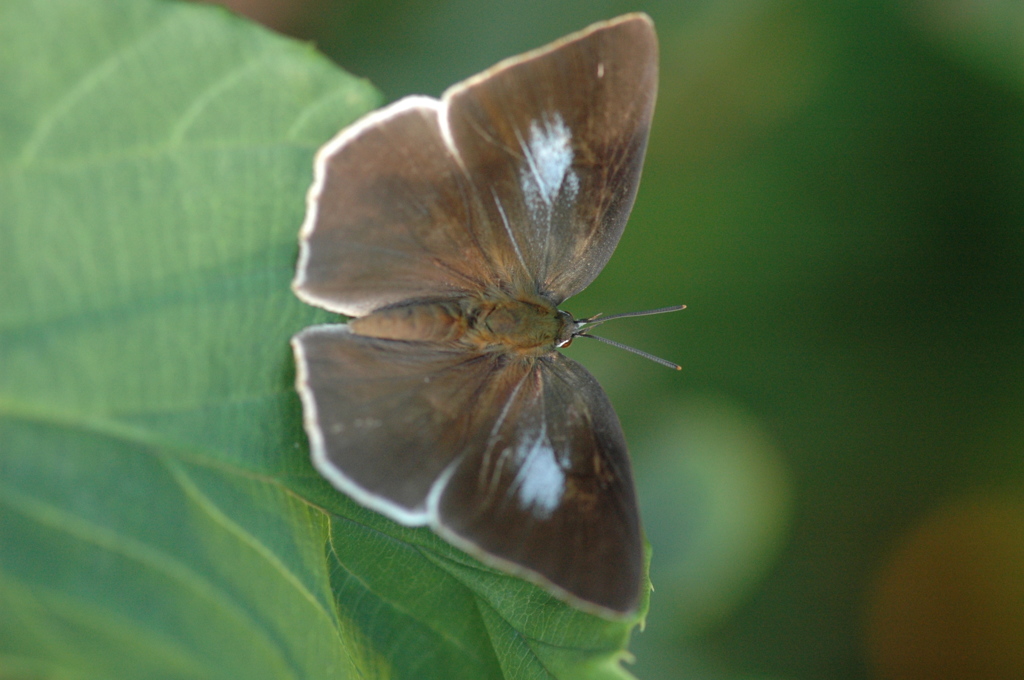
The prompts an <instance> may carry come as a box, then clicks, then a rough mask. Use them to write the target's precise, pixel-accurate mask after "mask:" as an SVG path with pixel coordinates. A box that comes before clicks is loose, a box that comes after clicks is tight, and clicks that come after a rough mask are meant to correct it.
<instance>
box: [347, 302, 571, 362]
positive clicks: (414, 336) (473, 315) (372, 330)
mask: <svg viewBox="0 0 1024 680" xmlns="http://www.w3.org/2000/svg"><path fill="white" fill-rule="evenodd" d="M566 323H567V322H566V321H565V318H564V317H563V315H562V313H560V312H559V311H558V309H557V308H556V307H555V306H554V305H553V304H551V303H550V302H548V301H547V300H543V299H541V298H537V299H529V300H523V299H518V298H512V297H506V296H504V295H501V296H480V297H476V296H473V297H465V298H460V299H456V300H444V301H438V302H416V303H408V304H403V305H399V306H394V307H385V308H383V309H379V310H376V311H374V312H371V313H370V314H367V315H366V316H363V317H359V318H358V319H352V320H351V321H349V327H350V328H351V329H352V332H354V333H356V334H357V335H363V336H367V337H372V338H382V339H387V340H407V341H421V342H437V343H443V344H456V345H459V346H463V347H470V348H472V349H475V350H478V351H507V352H512V353H515V354H527V355H534V356H537V355H540V354H544V353H546V352H550V351H552V350H554V349H555V347H556V346H557V345H558V343H559V342H560V341H561V339H562V338H563V337H564V336H565V335H566V330H565V329H566Z"/></svg>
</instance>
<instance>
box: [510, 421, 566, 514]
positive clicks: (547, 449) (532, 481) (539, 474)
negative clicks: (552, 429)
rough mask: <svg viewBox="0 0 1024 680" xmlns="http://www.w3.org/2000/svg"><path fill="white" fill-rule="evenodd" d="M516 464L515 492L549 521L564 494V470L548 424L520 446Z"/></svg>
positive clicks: (524, 505) (526, 505)
mask: <svg viewBox="0 0 1024 680" xmlns="http://www.w3.org/2000/svg"><path fill="white" fill-rule="evenodd" d="M515 462H516V464H517V465H518V467H519V471H518V472H517V473H516V478H515V481H514V482H513V483H512V490H513V492H514V493H517V494H518V496H519V502H520V503H521V504H522V505H523V507H525V508H528V509H530V510H531V511H532V512H533V514H534V515H535V516H536V517H537V518H538V519H548V518H549V517H551V515H552V513H554V511H555V508H557V507H558V503H559V502H560V501H561V500H562V496H563V494H564V493H565V471H564V470H562V467H561V466H560V465H559V464H558V460H557V458H556V456H555V449H554V447H552V446H551V440H550V439H548V429H547V425H546V424H542V425H541V429H540V431H539V432H537V433H536V435H535V436H534V437H532V438H527V439H524V440H523V441H521V442H520V443H519V446H518V447H516V452H515Z"/></svg>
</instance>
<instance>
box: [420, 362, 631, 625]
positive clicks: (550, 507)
mask: <svg viewBox="0 0 1024 680" xmlns="http://www.w3.org/2000/svg"><path fill="white" fill-rule="evenodd" d="M513 373H514V375H516V376H520V375H521V377H518V379H517V380H516V382H515V388H514V389H513V390H512V392H511V393H510V394H508V393H507V392H506V391H495V392H491V393H490V394H488V395H487V396H488V397H489V398H491V399H494V400H495V401H493V402H483V403H478V404H477V407H476V408H477V409H478V410H480V411H482V412H484V413H489V414H496V415H497V417H496V418H493V420H492V421H491V422H490V423H489V424H490V427H489V429H488V436H487V439H486V441H485V442H483V446H482V448H478V449H475V450H474V451H472V452H467V455H466V456H464V457H463V458H462V459H461V460H460V461H459V462H458V463H457V466H456V468H455V471H454V473H453V474H452V476H451V478H450V479H449V480H448V482H447V484H446V486H445V487H444V490H443V491H442V492H441V497H440V504H439V508H438V511H439V520H440V525H441V529H442V531H443V532H445V533H448V534H449V535H451V534H454V537H455V538H456V539H462V541H463V542H466V541H468V542H469V543H470V544H472V545H473V546H476V547H477V548H479V549H482V550H483V551H484V553H485V555H492V556H495V557H497V558H499V559H501V560H503V561H504V562H506V563H507V565H506V566H508V565H512V566H513V568H516V567H518V569H517V570H518V571H520V572H524V571H525V572H527V576H533V577H534V579H535V580H537V578H536V577H538V576H539V577H540V578H541V579H543V582H544V583H546V584H550V585H554V586H555V587H556V588H558V589H559V590H560V591H562V593H563V595H565V594H568V595H569V596H570V598H572V599H573V600H574V601H575V602H576V603H577V604H580V603H581V602H582V603H583V604H584V606H586V605H591V606H592V605H597V606H598V607H600V608H602V609H603V610H605V611H610V612H615V613H623V612H628V611H631V610H633V609H634V608H635V607H636V604H637V601H638V598H639V597H640V579H641V577H642V569H643V551H642V546H641V534H640V524H639V519H638V513H637V508H636V500H635V498H634V492H633V479H632V475H631V473H630V465H629V458H628V456H627V454H626V443H625V439H624V437H623V434H622V430H621V428H620V426H619V421H618V418H617V417H616V415H615V412H614V410H612V407H611V404H610V403H609V402H608V398H607V397H606V396H605V394H604V391H603V390H602V389H601V387H600V385H598V383H597V381H596V380H595V379H594V378H593V376H591V375H590V374H589V373H588V372H587V371H586V370H585V369H584V368H583V367H582V366H580V365H579V364H577V363H576V362H574V361H572V360H571V359H567V358H566V357H563V356H562V355H560V354H552V355H550V356H549V357H544V358H540V359H536V360H531V361H530V362H529V370H527V371H524V372H521V374H520V372H517V371H514V372H513ZM498 399H501V400H503V401H498ZM480 424H481V425H483V424H484V423H480ZM477 446H479V445H477Z"/></svg>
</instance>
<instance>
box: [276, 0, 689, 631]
mask: <svg viewBox="0 0 1024 680" xmlns="http://www.w3.org/2000/svg"><path fill="white" fill-rule="evenodd" d="M657 51H658V48H657V38H656V36H655V32H654V27H653V24H652V23H651V20H650V19H649V18H648V17H647V16H646V15H643V14H629V15H625V16H622V17H619V18H616V19H612V20H610V21H606V22H602V23H598V24H594V25H592V26H590V27H589V28H586V29H584V30H583V31H580V32H578V33H575V34H572V35H569V36H567V37H565V38H562V39H561V40H558V41H557V42H554V43H552V44H551V45H548V46H546V47H543V48H540V49H537V50H534V51H531V52H527V53H525V54H523V55H520V56H517V57H513V58H511V59H507V60H505V61H502V62H500V63H498V64H497V65H495V66H493V67H492V68H490V69H488V70H486V71H484V72H483V73H480V74H479V75H476V76H473V77H471V78H469V79H468V80H465V81H464V82H461V83H458V84H456V85H454V86H452V87H451V88H449V89H448V90H447V91H446V92H445V93H444V95H443V96H442V97H441V99H440V100H438V99H433V98H429V97H422V96H412V97H407V98H405V99H401V100H399V101H397V102H395V103H393V104H391V105H390V106H387V107H385V108H383V109H380V110H378V111H376V112H374V113H371V114H369V115H367V116H366V117H364V118H362V119H361V120H359V121H357V122H356V123H355V124H353V125H352V126H350V127H348V128H346V129H345V130H343V131H342V132H340V133H339V134H338V135H337V136H336V137H335V138H334V139H333V140H331V141H330V142H329V143H328V144H327V145H326V146H324V147H323V148H322V149H321V150H320V151H319V153H318V154H317V157H316V161H315V173H314V174H315V179H314V182H313V185H312V187H311V188H310V191H309V195H308V199H307V214H306V219H305V222H304V223H303V225H302V229H301V233H300V239H299V240H300V255H299V263H298V267H297V273H296V276H295V279H294V282H293V285H292V287H293V290H294V291H295V293H296V294H297V295H298V297H299V298H301V299H302V300H303V301H305V302H307V303H309V304H312V305H316V306H319V307H323V308H325V309H327V310H330V311H332V312H336V313H339V314H343V315H346V316H348V317H353V318H351V319H350V320H349V321H348V323H345V324H330V325H321V326H313V327H310V328H306V329H305V330H303V331H302V332H300V333H298V334H297V335H296V336H295V337H294V338H293V340H292V345H293V349H294V353H295V358H296V363H297V378H296V383H297V388H298V392H299V395H300V397H301V400H302V404H303V411H304V423H305V428H306V431H307V434H308V437H309V442H310V450H311V456H312V459H313V463H314V465H315V467H316V468H317V469H318V470H319V472H320V473H321V474H322V475H323V476H324V477H326V478H327V479H328V480H329V481H330V482H331V483H332V484H333V485H334V486H335V487H337V488H338V489H340V490H341V491H343V492H345V493H347V494H348V495H349V496H351V497H352V498H354V499H355V500H356V501H358V502H359V503H361V504H363V505H365V506H367V507H369V508H371V509H373V510H376V511H378V512H380V513H382V514H384V515H386V516H387V517H390V518H391V519H393V520H395V521H397V522H400V523H402V524H405V525H411V526H419V525H428V526H430V527H431V528H432V529H433V530H434V531H435V532H437V533H438V534H439V535H441V536H442V537H443V538H445V539H446V540H448V541H449V542H451V543H452V544H454V545H455V546H457V547H459V548H462V549H464V550H466V551H467V552H469V553H471V554H473V555H475V556H477V557H479V558H480V559H481V560H483V561H484V562H486V563H488V564H490V565H492V566H495V567H497V568H500V569H503V570H506V571H508V572H511V573H513V574H516V575H519V576H523V577H525V578H527V579H529V580H531V581H533V582H535V583H538V584H540V585H541V586H543V587H545V588H546V589H547V590H548V591H549V592H551V593H553V594H554V595H555V596H557V597H559V598H561V599H563V600H565V601H567V602H569V603H571V604H573V605H575V606H577V607H580V608H583V609H585V610H587V611H590V612H593V613H597V614H600V615H603V616H607V617H622V616H627V615H630V614H631V613H633V612H635V611H636V609H637V607H638V604H639V602H640V599H641V596H642V589H643V588H644V558H643V538H642V530H641V525H640V519H639V513H638V510H637V503H636V497H635V492H634V487H633V479H632V472H631V469H630V463H629V458H628V455H627V451H626V441H625V437H624V436H623V432H622V428H621V426H620V424H619V421H618V418H617V417H616V415H615V411H614V410H613V409H612V406H611V403H610V402H609V400H608V397H607V396H606V395H605V393H604V391H603V390H602V389H601V387H600V385H599V384H598V383H597V380H595V379H594V377H593V376H591V374H590V373H588V372H587V370H586V369H584V368H583V367H582V366H581V365H580V364H578V363H576V362H575V361H573V360H571V359H569V358H567V357H565V356H564V355H562V354H561V353H560V352H559V351H558V349H559V348H562V347H565V346H567V345H568V344H569V343H570V342H571V341H572V340H573V339H574V338H575V337H580V336H586V337H590V336H589V334H588V333H587V332H586V331H587V329H588V328H592V327H593V326H594V325H596V324H598V323H602V322H604V321H605V320H607V319H609V318H615V317H604V318H601V319H599V318H597V317H592V318H589V319H582V320H577V319H574V318H573V317H572V316H571V315H570V314H569V313H567V312H564V311H560V310H559V309H558V306H559V305H560V304H561V303H562V302H564V301H565V300H566V299H567V298H569V297H571V296H572V295H575V294H576V293H578V292H580V291H581V290H583V288H584V287H586V286H587V285H588V284H589V283H590V282H591V281H592V280H593V279H594V278H595V277H596V276H597V274H598V273H599V272H600V271H601V269H602V268H603V267H604V265H605V264H606V263H607V262H608V260H609V258H610V257H611V254H612V251H613V250H614V249H615V246H616V244H617V243H618V240H619V237H620V236H621V234H622V231H623V228H624V227H625V224H626V220H627V218H628V216H629V212H630V210H631V208H632V205H633V200H634V197H635V195H636V192H637V187H638V184H639V180H640V172H641V166H642V164H643V159H644V153H645V150H646V147H647V137H648V131H649V129H650V125H651V116H652V113H653V109H654V102H655V96H656V91H657V60H658V59H657ZM673 309H676V308H673ZM655 311H664V310H655ZM641 313H645V312H641ZM619 316H625V315H619ZM613 344H614V343H613ZM627 349H630V348H627ZM640 353H641V354H643V353H642V352H640ZM645 356H647V355H645ZM656 360H657V359H656ZM662 363H668V362H664V361H663V360H662ZM669 365H673V366H674V364H669Z"/></svg>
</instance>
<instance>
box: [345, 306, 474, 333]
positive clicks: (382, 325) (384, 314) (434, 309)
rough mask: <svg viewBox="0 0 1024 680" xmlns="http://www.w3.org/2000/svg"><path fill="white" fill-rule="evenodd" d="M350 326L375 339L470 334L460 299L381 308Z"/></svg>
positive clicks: (350, 322)
mask: <svg viewBox="0 0 1024 680" xmlns="http://www.w3.org/2000/svg"><path fill="white" fill-rule="evenodd" d="M348 325H349V328H351V329H352V332H353V333H355V334H357V335H364V336H367V337H371V338H382V339H386V340H418V341H422V342H441V343H449V342H456V341H458V340H459V338H461V337H462V336H463V335H464V334H465V333H466V329H467V319H466V316H465V314H464V313H463V311H462V308H461V306H460V305H459V303H458V301H442V302H422V303H411V304H404V305H400V306H396V307H385V308H384V309H378V310H376V311H374V312H371V313H370V314H367V315H366V316H361V317H359V318H358V319H352V320H351V321H349V322H348Z"/></svg>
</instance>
